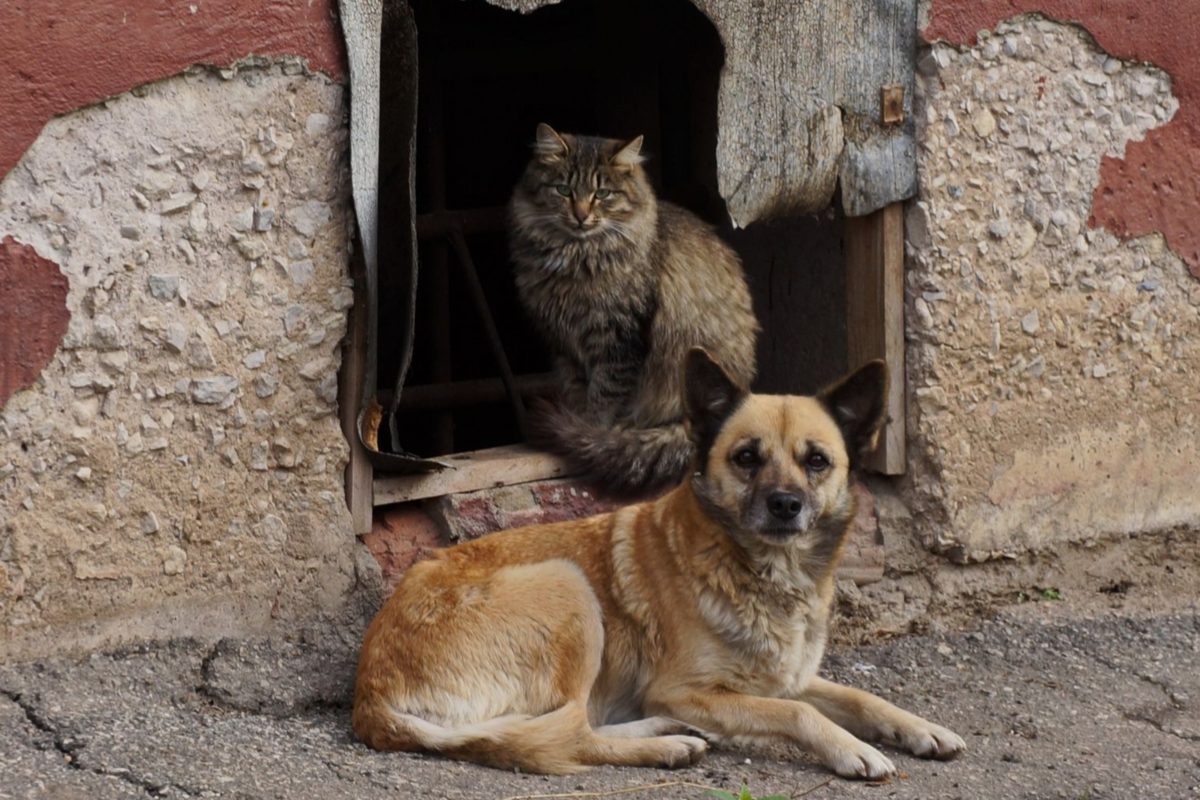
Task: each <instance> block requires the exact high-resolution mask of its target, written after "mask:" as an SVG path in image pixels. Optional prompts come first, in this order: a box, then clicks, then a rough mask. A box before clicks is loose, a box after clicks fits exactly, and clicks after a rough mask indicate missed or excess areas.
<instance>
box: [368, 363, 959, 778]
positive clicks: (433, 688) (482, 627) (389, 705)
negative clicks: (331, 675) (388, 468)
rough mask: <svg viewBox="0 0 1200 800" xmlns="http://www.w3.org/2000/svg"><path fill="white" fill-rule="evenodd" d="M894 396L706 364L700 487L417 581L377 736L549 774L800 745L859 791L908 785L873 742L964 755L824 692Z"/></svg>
mask: <svg viewBox="0 0 1200 800" xmlns="http://www.w3.org/2000/svg"><path fill="white" fill-rule="evenodd" d="M886 384H887V373H886V369H885V367H884V365H883V363H882V362H872V363H870V364H868V365H866V366H865V367H863V368H862V369H860V370H859V371H858V372H856V373H854V374H853V375H851V376H850V377H849V378H846V379H845V380H843V381H842V382H841V383H839V384H837V385H835V386H833V387H831V388H829V389H827V390H825V391H824V392H822V393H821V394H820V395H818V396H817V397H782V396H768V395H750V394H747V393H746V392H745V391H743V390H742V389H741V388H739V387H738V386H736V385H735V384H734V383H733V382H732V381H731V380H730V379H729V377H728V376H727V375H726V374H725V373H724V372H723V371H722V370H721V369H720V367H718V366H717V365H716V364H715V363H713V362H712V361H711V360H710V359H709V357H708V355H707V354H706V353H705V352H704V351H702V350H693V351H692V352H691V353H690V354H689V355H688V358H687V364H686V368H685V376H684V385H685V391H684V400H685V403H684V405H685V411H686V418H687V424H688V430H689V433H690V435H691V437H692V440H693V442H694V443H695V445H696V449H697V451H698V453H699V456H698V461H697V471H696V472H695V474H694V475H693V476H692V477H691V478H690V479H689V480H688V481H687V482H685V483H684V484H683V485H682V486H680V487H679V488H677V489H675V490H674V491H673V492H671V493H670V494H667V495H666V496H664V497H662V498H660V499H658V500H655V501H653V502H649V503H643V504H641V505H635V506H630V507H628V508H624V509H622V510H620V511H617V512H615V513H612V514H607V515H603V516H597V517H592V518H590V519H582V520H577V521H573V522H564V523H559V524H555V525H543V526H536V527H530V528H520V529H517V530H511V531H505V532H503V533H498V534H495V535H492V536H486V537H484V538H482V539H478V540H476V541H473V542H470V543H468V544H463V545H459V546H457V547H453V548H449V549H447V550H443V551H440V552H438V553H437V554H436V555H434V556H433V557H432V558H430V559H429V560H427V561H425V562H422V563H420V564H417V565H416V566H414V567H413V568H412V569H411V570H410V571H409V573H408V574H407V575H406V576H405V578H404V580H403V581H402V582H401V583H400V585H399V586H398V587H397V588H396V591H395V593H394V594H393V595H392V596H391V597H390V598H389V599H388V601H387V603H386V604H385V605H384V607H383V609H382V610H381V611H380V612H379V615H378V616H377V617H376V618H375V621H374V622H373V623H372V624H371V627H370V629H369V630H368V631H367V635H366V640H365V642H364V643H363V649H362V654H361V656H360V659H359V665H358V680H357V686H356V689H355V697H354V729H355V731H356V732H357V733H358V736H359V738H361V739H362V740H363V741H364V742H365V743H367V744H368V745H370V746H371V747H374V748H377V749H380V750H428V751H433V752H437V753H441V754H443V755H447V756H450V757H452V758H460V759H466V760H470V761H477V762H480V763H484V764H490V765H492V766H496V767H503V768H520V769H522V770H526V771H530V772H543V773H566V772H572V771H575V770H579V769H582V768H584V767H587V766H591V765H595V764H623V765H645V766H656V767H673V766H680V765H685V764H689V763H692V762H694V761H695V760H696V759H697V758H699V757H700V756H701V755H702V754H703V753H704V751H705V748H706V746H707V745H706V743H705V741H704V740H702V739H699V738H695V737H693V736H686V735H678V734H680V733H681V732H683V731H686V730H688V729H689V728H693V729H697V730H699V731H702V732H704V733H705V734H707V735H709V736H710V737H711V738H715V739H717V740H718V741H719V740H721V739H726V738H734V737H737V738H744V737H749V738H756V737H761V738H769V739H780V738H782V739H787V740H791V741H793V742H795V743H797V744H799V745H801V746H803V747H804V748H806V749H807V750H809V751H811V752H812V753H814V754H815V755H816V756H817V757H818V758H820V759H821V761H823V762H824V763H825V764H826V765H828V767H829V768H830V769H832V770H833V771H834V772H836V773H837V774H839V775H843V776H846V777H851V778H870V779H876V778H880V777H883V776H886V775H889V774H892V773H893V772H894V771H895V768H894V767H893V766H892V763H891V761H889V760H888V759H887V758H886V757H884V755H883V754H882V753H880V752H879V751H878V750H876V749H875V748H874V747H872V746H870V745H868V744H865V743H864V741H863V740H864V739H865V740H881V741H884V742H887V743H889V744H894V745H897V746H899V747H902V748H904V749H906V750H908V751H910V752H912V753H915V754H916V755H919V756H928V757H933V758H952V757H954V756H955V755H957V754H958V753H959V752H960V751H961V750H962V749H963V748H964V746H965V745H964V743H963V740H962V739H961V738H959V737H958V736H957V735H955V734H954V733H952V732H950V731H948V730H946V729H945V728H942V727H939V726H937V725H934V724H931V723H929V722H926V721H925V720H923V719H921V718H920V717H916V716H914V715H912V714H909V713H907V712H905V711H901V710H900V709H898V708H896V707H895V706H892V705H891V704H889V703H887V702H885V701H883V700H881V699H879V698H877V697H875V696H873V695H870V694H868V693H866V692H863V691H859V690H857V689H850V688H846V687H842V686H838V685H836V684H834V683H831V682H829V681H826V680H823V679H821V678H819V677H817V674H816V673H817V667H818V665H819V664H820V661H821V656H822V653H823V651H824V648H825V638H826V629H827V626H828V621H829V614H830V608H831V606H832V603H833V595H834V584H833V572H834V568H835V567H836V565H837V562H838V558H839V557H840V555H841V551H842V547H843V544H844V542H845V537H846V532H847V527H848V525H849V522H850V520H851V518H852V517H853V515H854V493H853V492H852V491H851V489H850V486H849V483H848V480H849V469H850V466H851V461H852V459H856V458H857V457H858V456H859V455H860V454H861V453H863V452H865V451H868V450H869V449H870V448H872V447H873V446H874V443H875V440H876V439H877V438H878V433H879V429H880V427H881V425H882V423H883V417H884V397H885V396H886Z"/></svg>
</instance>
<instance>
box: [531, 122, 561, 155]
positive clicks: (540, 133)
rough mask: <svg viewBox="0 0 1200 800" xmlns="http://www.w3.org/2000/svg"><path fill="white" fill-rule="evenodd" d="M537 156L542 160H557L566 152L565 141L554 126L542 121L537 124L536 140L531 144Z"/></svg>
mask: <svg viewBox="0 0 1200 800" xmlns="http://www.w3.org/2000/svg"><path fill="white" fill-rule="evenodd" d="M533 149H534V152H536V153H537V156H538V158H540V159H541V160H543V161H557V160H558V159H560V158H562V157H563V156H565V155H566V154H567V150H568V149H569V148H568V147H567V143H566V141H565V140H564V139H563V137H561V136H559V135H558V133H557V131H555V130H554V128H551V127H550V126H549V125H547V124H546V123H544V122H542V123H540V124H539V125H538V126H537V142H536V143H535V144H534V146H533Z"/></svg>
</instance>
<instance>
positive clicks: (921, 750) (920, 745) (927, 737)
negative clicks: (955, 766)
mask: <svg viewBox="0 0 1200 800" xmlns="http://www.w3.org/2000/svg"><path fill="white" fill-rule="evenodd" d="M896 738H897V740H898V741H897V744H898V745H899V746H900V747H903V748H904V749H905V750H907V751H908V752H910V753H912V754H913V755H914V756H920V757H921V758H936V759H937V760H939V761H949V760H950V759H952V758H957V757H958V755H959V753H961V752H962V751H963V750H966V749H967V743H966V742H964V741H963V738H962V737H961V736H959V735H958V734H957V733H955V732H954V731H952V730H948V729H946V728H943V727H942V726H941V725H934V724H933V723H932V722H926V721H925V720H923V719H922V720H919V721H918V723H917V724H913V725H909V726H905V727H904V728H901V729H900V730H899V731H897V737H896Z"/></svg>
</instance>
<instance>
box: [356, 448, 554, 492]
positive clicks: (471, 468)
mask: <svg viewBox="0 0 1200 800" xmlns="http://www.w3.org/2000/svg"><path fill="white" fill-rule="evenodd" d="M442 460H444V461H448V462H449V463H451V464H453V465H454V469H448V470H444V471H442V472H432V473H425V474H421V475H386V476H380V477H378V478H376V479H375V505H377V506H384V505H390V504H391V503H404V502H407V501H409V500H422V499H425V498H428V497H440V496H442V495H445V494H454V493H456V492H474V491H477V490H479V489H490V488H494V487H498V486H511V485H512V484H515V483H528V482H529V481H540V480H546V479H547V478H560V477H562V476H564V475H566V474H567V465H566V464H565V463H564V462H563V461H562V460H560V459H559V458H558V457H557V456H552V455H550V454H548V453H542V452H538V451H537V450H533V449H532V448H529V447H526V446H524V445H508V446H505V447H491V448H488V449H486V450H475V451H474V452H470V453H458V454H456V455H452V456H444V457H442Z"/></svg>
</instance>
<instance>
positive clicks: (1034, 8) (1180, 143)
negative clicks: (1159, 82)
mask: <svg viewBox="0 0 1200 800" xmlns="http://www.w3.org/2000/svg"><path fill="white" fill-rule="evenodd" d="M1031 12H1040V13H1042V14H1044V15H1045V16H1047V17H1050V18H1052V19H1056V20H1060V21H1063V22H1074V23H1077V24H1079V25H1081V26H1082V27H1083V28H1085V29H1086V30H1087V31H1088V32H1089V33H1091V34H1092V36H1094V37H1095V39H1096V41H1097V43H1099V45H1100V46H1101V47H1102V48H1104V50H1105V51H1106V52H1108V53H1109V54H1110V55H1113V56H1115V57H1117V58H1120V59H1123V60H1126V61H1141V62H1146V63H1149V64H1153V65H1154V66H1156V67H1158V68H1160V69H1162V70H1165V71H1166V72H1167V73H1168V74H1170V76H1171V78H1172V81H1173V86H1172V91H1173V93H1174V94H1175V97H1176V98H1178V99H1179V111H1178V112H1177V113H1176V114H1175V117H1174V118H1173V119H1172V120H1171V121H1170V122H1168V123H1167V124H1166V125H1164V126H1162V127H1161V128H1155V129H1154V130H1151V131H1150V132H1149V133H1148V134H1147V136H1146V139H1145V140H1144V141H1141V142H1131V143H1130V144H1129V145H1128V146H1127V147H1126V148H1125V158H1124V159H1123V160H1122V159H1116V158H1105V159H1104V161H1103V162H1102V163H1101V165H1100V185H1099V186H1098V187H1097V188H1096V192H1095V195H1094V196H1093V198H1092V216H1091V219H1090V220H1089V224H1090V225H1091V226H1092V227H1104V228H1107V229H1109V230H1110V231H1112V232H1113V233H1115V234H1116V235H1118V236H1120V237H1122V238H1125V239H1128V238H1133V237H1137V236H1143V235H1145V234H1148V233H1152V232H1154V231H1160V232H1162V234H1163V236H1165V237H1166V240H1167V244H1168V245H1169V246H1170V247H1171V249H1172V250H1174V251H1175V252H1176V253H1178V254H1179V256H1180V257H1181V258H1183V260H1184V261H1185V262H1186V263H1187V265H1188V268H1189V269H1190V270H1191V273H1192V274H1193V275H1194V276H1196V277H1197V278H1200V2H1198V1H1197V0H1153V1H1151V2H1147V0H933V4H932V7H931V8H930V14H929V27H927V28H926V29H925V31H924V36H925V39H926V40H927V41H937V40H941V41H946V42H951V43H953V44H973V43H974V42H975V34H976V32H977V31H980V30H991V29H992V28H994V27H995V26H996V23H997V22H999V21H1001V20H1003V19H1008V18H1010V17H1015V16H1017V15H1018V14H1024V13H1031Z"/></svg>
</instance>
